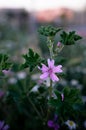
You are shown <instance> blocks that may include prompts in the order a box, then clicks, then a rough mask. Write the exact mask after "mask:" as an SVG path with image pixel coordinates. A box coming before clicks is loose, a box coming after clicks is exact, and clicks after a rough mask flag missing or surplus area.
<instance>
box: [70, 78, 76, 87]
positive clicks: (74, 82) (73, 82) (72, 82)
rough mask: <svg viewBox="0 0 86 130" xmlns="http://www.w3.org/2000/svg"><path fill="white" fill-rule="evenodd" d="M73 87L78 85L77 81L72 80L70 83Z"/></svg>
mask: <svg viewBox="0 0 86 130" xmlns="http://www.w3.org/2000/svg"><path fill="white" fill-rule="evenodd" d="M70 83H71V85H73V86H75V85H78V81H77V80H76V79H72V80H71V81H70Z"/></svg>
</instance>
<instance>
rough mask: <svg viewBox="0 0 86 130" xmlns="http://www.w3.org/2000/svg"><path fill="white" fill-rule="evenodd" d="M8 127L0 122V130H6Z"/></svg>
mask: <svg viewBox="0 0 86 130" xmlns="http://www.w3.org/2000/svg"><path fill="white" fill-rule="evenodd" d="M8 129H9V125H5V122H4V121H0V130H8Z"/></svg>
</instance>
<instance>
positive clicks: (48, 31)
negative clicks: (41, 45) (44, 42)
mask: <svg viewBox="0 0 86 130" xmlns="http://www.w3.org/2000/svg"><path fill="white" fill-rule="evenodd" d="M60 30H61V28H55V27H52V26H51V25H49V26H41V27H40V28H39V30H38V32H39V33H40V34H41V35H44V36H51V37H52V36H55V35H56V33H57V32H59V31H60Z"/></svg>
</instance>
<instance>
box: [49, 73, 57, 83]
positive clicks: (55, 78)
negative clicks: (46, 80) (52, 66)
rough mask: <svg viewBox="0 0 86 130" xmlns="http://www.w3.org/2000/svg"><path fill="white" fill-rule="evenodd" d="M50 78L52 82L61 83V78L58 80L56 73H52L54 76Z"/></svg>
mask: <svg viewBox="0 0 86 130" xmlns="http://www.w3.org/2000/svg"><path fill="white" fill-rule="evenodd" d="M50 78H51V80H52V81H53V82H55V81H59V78H58V77H57V76H56V75H55V74H54V73H52V74H51V75H50Z"/></svg>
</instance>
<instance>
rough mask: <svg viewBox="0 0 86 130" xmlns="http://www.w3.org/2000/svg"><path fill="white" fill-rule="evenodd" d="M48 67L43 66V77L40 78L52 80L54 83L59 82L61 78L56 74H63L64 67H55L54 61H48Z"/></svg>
mask: <svg viewBox="0 0 86 130" xmlns="http://www.w3.org/2000/svg"><path fill="white" fill-rule="evenodd" d="M47 62H48V66H46V65H44V64H42V68H40V70H42V75H41V76H40V79H42V80H46V78H48V77H49V78H50V79H51V80H52V81H53V82H55V81H59V78H58V77H57V76H56V74H55V73H61V72H63V70H62V69H61V68H62V65H58V66H55V65H54V60H50V59H48V61H47Z"/></svg>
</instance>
